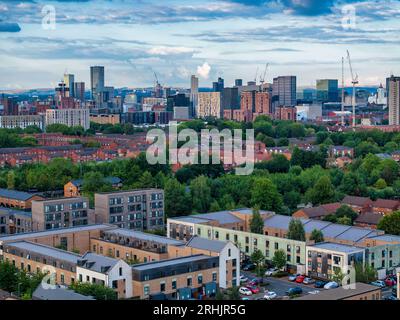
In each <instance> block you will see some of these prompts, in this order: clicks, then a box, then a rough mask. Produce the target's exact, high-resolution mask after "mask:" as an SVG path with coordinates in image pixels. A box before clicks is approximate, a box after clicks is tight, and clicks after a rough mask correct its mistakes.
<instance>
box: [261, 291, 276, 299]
mask: <svg viewBox="0 0 400 320" xmlns="http://www.w3.org/2000/svg"><path fill="white" fill-rule="evenodd" d="M277 296H278V295H277V294H276V292H274V291H268V292H267V293H265V294H264V299H265V300H273V299H275V298H276V297H277Z"/></svg>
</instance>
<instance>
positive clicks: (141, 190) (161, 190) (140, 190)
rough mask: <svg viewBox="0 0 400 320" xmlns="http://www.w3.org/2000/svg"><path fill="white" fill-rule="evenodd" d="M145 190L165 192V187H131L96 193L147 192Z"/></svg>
mask: <svg viewBox="0 0 400 320" xmlns="http://www.w3.org/2000/svg"><path fill="white" fill-rule="evenodd" d="M145 191H157V192H164V190H163V189H157V188H147V189H131V190H115V191H108V192H96V193H95V194H103V195H104V194H115V193H130V192H145Z"/></svg>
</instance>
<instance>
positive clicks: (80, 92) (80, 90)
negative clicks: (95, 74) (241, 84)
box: [74, 82, 85, 101]
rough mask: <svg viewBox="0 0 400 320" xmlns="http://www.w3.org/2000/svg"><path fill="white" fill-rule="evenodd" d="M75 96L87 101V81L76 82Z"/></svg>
mask: <svg viewBox="0 0 400 320" xmlns="http://www.w3.org/2000/svg"><path fill="white" fill-rule="evenodd" d="M74 98H76V99H78V100H80V101H85V83H84V82H75V83H74Z"/></svg>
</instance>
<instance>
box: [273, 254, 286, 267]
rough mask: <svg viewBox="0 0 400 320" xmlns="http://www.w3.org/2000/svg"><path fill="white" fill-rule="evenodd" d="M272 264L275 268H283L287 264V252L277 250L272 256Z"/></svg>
mask: <svg viewBox="0 0 400 320" xmlns="http://www.w3.org/2000/svg"><path fill="white" fill-rule="evenodd" d="M272 264H273V265H274V267H275V268H277V269H279V270H282V268H284V267H285V266H286V253H285V251H284V250H282V249H279V250H276V251H275V253H274V256H273V258H272Z"/></svg>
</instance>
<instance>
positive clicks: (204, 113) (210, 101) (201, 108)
mask: <svg viewBox="0 0 400 320" xmlns="http://www.w3.org/2000/svg"><path fill="white" fill-rule="evenodd" d="M198 99H199V101H198V108H197V117H198V118H206V117H215V118H221V117H222V112H223V110H222V108H221V92H199V94H198Z"/></svg>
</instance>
